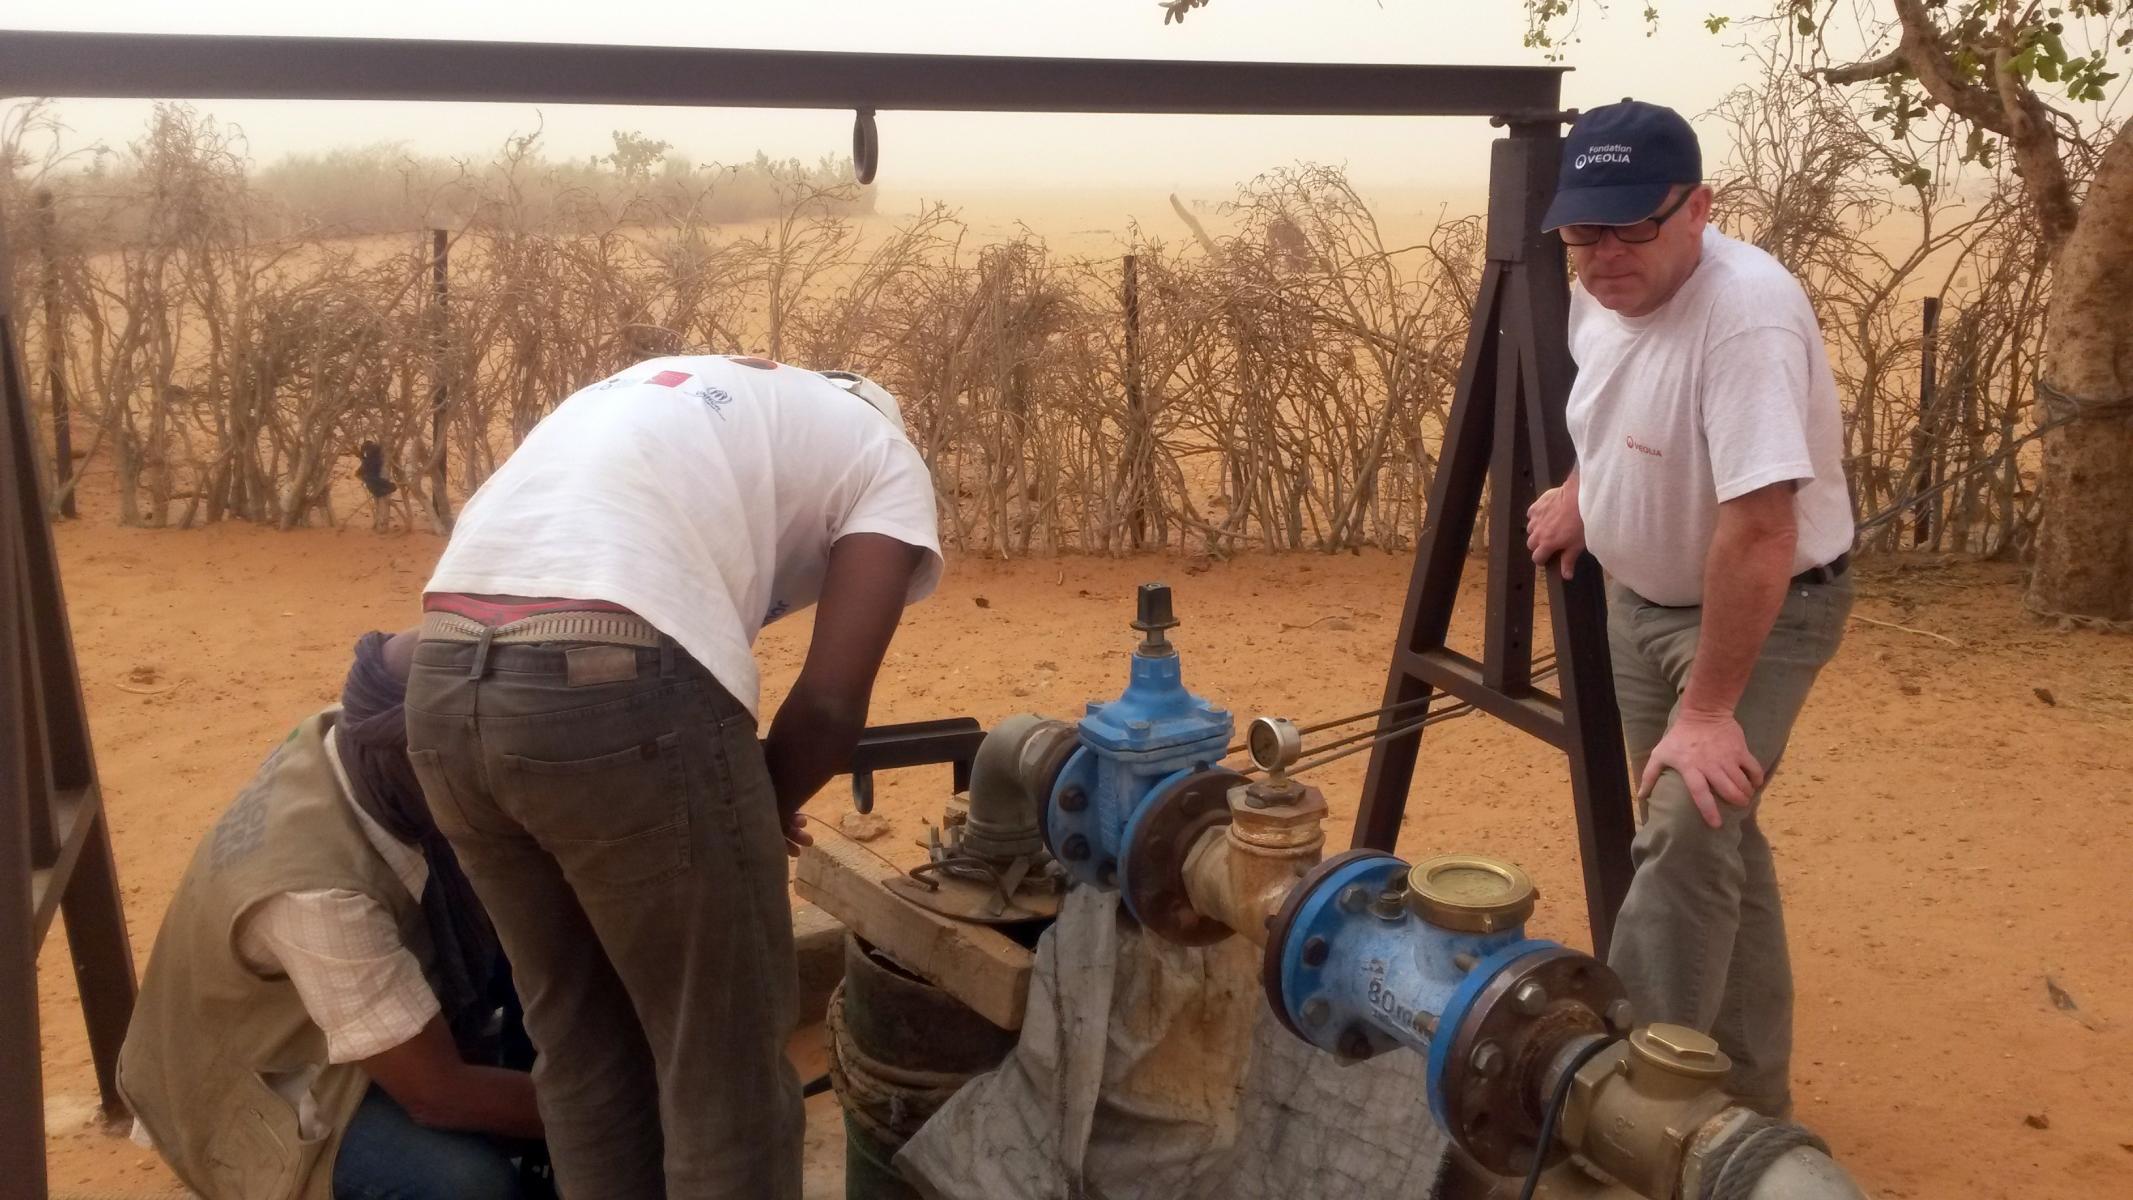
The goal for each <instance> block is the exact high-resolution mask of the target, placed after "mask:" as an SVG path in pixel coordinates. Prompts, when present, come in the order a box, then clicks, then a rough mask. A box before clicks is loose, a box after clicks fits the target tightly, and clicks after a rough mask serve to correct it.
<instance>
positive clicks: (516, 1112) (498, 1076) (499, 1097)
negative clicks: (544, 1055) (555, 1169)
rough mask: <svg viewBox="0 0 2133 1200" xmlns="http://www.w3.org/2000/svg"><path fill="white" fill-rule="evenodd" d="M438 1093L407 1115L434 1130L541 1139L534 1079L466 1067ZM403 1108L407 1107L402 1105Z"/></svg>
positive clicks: (496, 1069) (498, 1069) (522, 1074)
mask: <svg viewBox="0 0 2133 1200" xmlns="http://www.w3.org/2000/svg"><path fill="white" fill-rule="evenodd" d="M454 1074H455V1076H456V1078H454V1079H453V1080H451V1081H450V1082H449V1083H448V1084H446V1085H445V1086H444V1087H442V1088H440V1089H439V1094H438V1095H436V1096H432V1097H429V1098H427V1099H426V1100H424V1101H423V1102H422V1105H421V1109H420V1111H417V1110H416V1109H413V1108H409V1110H408V1115H410V1116H412V1117H414V1118H415V1120H416V1122H417V1123H418V1124H421V1125H425V1126H428V1127H429V1128H431V1129H452V1130H458V1131H460V1132H463V1133H487V1134H495V1135H497V1136H499V1137H513V1138H527V1139H534V1138H539V1137H541V1136H542V1128H541V1113H540V1109H539V1108H538V1107H536V1106H535V1104H534V1101H533V1076H531V1075H528V1074H527V1073H526V1072H524V1071H507V1070H505V1069H504V1068H502V1067H477V1066H473V1065H471V1064H468V1065H465V1066H463V1067H462V1068H461V1069H460V1070H459V1071H458V1072H455V1073H454ZM402 1107H407V1106H405V1105H403V1106H402Z"/></svg>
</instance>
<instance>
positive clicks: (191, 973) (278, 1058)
mask: <svg viewBox="0 0 2133 1200" xmlns="http://www.w3.org/2000/svg"><path fill="white" fill-rule="evenodd" d="M338 715H339V710H337V709H327V710H326V711H324V712H322V713H319V714H317V715H315V716H312V717H310V718H308V719H306V720H305V721H304V722H303V723H302V724H300V725H298V726H297V727H296V728H295V729H294V730H292V731H291V732H290V734H289V736H288V738H287V740H285V741H283V742H282V744H281V745H280V746H279V747H277V748H276V749H275V750H274V753H273V754H272V755H270V756H269V757H268V758H267V761H266V763H265V764H264V765H263V766H261V767H260V769H259V774H258V775H256V776H254V777H253V779H252V782H251V783H250V784H248V785H247V786H246V787H245V789H244V790H243V791H242V792H240V793H239V794H238V796H237V799H236V801H235V802H234V803H232V804H231V805H230V807H229V810H228V811H227V812H225V813H224V814H223V815H222V819H221V820H220V821H218V822H217V823H216V824H215V827H214V828H213V829H212V830H210V831H209V832H208V835H207V837H206V838H205V839H203V840H202V841H201V843H200V847H199V849H198V850H197V851H195V852H194V854H193V861H192V865H191V866H189V867H187V868H186V870H185V876H184V878H183V879H181V880H180V881H179V883H178V890H177V894H176V895H175V896H174V897H173V898H172V899H171V902H170V909H169V911H168V912H166V913H165V914H164V917H163V928H162V930H161V931H160V932H159V933H158V934H157V935H156V944H155V951H154V953H153V954H152V955H151V956H150V958H149V960H148V970H147V974H146V977H145V978H144V980H143V981H142V985H141V996H140V1000H139V1001H138V1002H137V1003H136V1004H135V1006H134V1010H133V1023H132V1025H131V1026H130V1027H128V1029H127V1031H126V1044H125V1047H124V1049H122V1050H121V1051H120V1052H119V1090H120V1092H122V1093H123V1094H124V1095H125V1097H126V1101H127V1103H128V1104H130V1105H132V1107H133V1112H134V1115H135V1116H136V1117H138V1118H139V1119H140V1121H141V1123H142V1124H143V1125H145V1126H146V1127H147V1129H148V1133H149V1135H150V1136H151V1137H153V1138H154V1139H155V1144H156V1149H157V1150H158V1151H159V1152H161V1154H162V1155H163V1157H164V1159H165V1160H167V1161H168V1162H169V1163H170V1165H171V1167H172V1169H173V1170H175V1171H176V1172H177V1174H178V1178H179V1179H181V1180H183V1181H184V1183H185V1185H186V1186H187V1187H190V1188H192V1189H193V1190H194V1191H196V1192H199V1193H200V1194H201V1195H202V1196H205V1197H207V1198H208V1200H332V1195H333V1161H334V1157H335V1154H336V1153H337V1152H338V1150H339V1148H340V1140H341V1132H342V1130H344V1129H345V1128H346V1127H347V1125H348V1121H349V1119H350V1117H352V1116H353V1115H354V1113H355V1108H356V1105H357V1103H358V1102H360V1101H361V1100H362V1098H363V1093H364V1091H365V1090H366V1089H367V1088H368V1087H369V1078H368V1077H367V1076H366V1075H364V1073H363V1071H362V1068H360V1067H358V1066H356V1065H354V1064H352V1063H343V1064H340V1065H337V1066H336V1065H330V1064H328V1063H327V1061H326V1037H325V1034H324V1033H323V1032H321V1031H320V1029H319V1027H318V1026H317V1025H316V1024H314V1023H313V1022H312V1020H311V1017H310V1016H309V1014H307V1013H306V1012H305V1011H304V1005H303V1001H302V1000H301V999H300V998H299V997H298V996H297V992H296V987H295V985H293V984H291V983H290V982H289V980H288V978H287V977H286V976H275V977H273V978H270V979H262V978H260V977H259V976H258V975H256V974H254V973H253V972H252V970H251V969H250V968H249V967H247V966H246V965H245V963H244V960H243V958H242V956H241V955H240V954H239V953H238V950H237V942H236V934H237V929H238V926H239V922H240V920H241V918H243V916H244V915H245V914H246V913H248V912H250V911H251V910H252V909H253V908H254V907H256V906H257V905H259V904H261V903H263V902H264V901H266V900H269V899H271V898H273V897H274V896H277V895H279V894H281V893H283V892H300V891H311V890H316V889H323V888H345V889H347V890H349V891H354V892H360V893H362V894H363V895H366V896H370V897H373V898H375V899H377V900H378V901H379V902H380V903H382V904H384V905H385V907H386V909H387V911H389V912H390V913H391V914H392V916H393V920H394V921H395V922H396V923H397V924H398V925H399V927H400V932H401V935H402V936H403V937H404V938H405V940H406V942H407V944H408V945H409V946H410V947H411V948H413V949H414V950H415V953H416V955H417V957H419V958H420V959H422V961H423V962H424V963H427V962H428V961H429V958H430V950H429V934H428V932H427V929H426V927H425V926H424V924H423V921H422V909H421V907H420V905H418V904H417V903H416V902H415V900H414V898H413V897H411V896H409V895H408V893H407V888H406V887H405V886H404V885H403V884H401V883H400V881H399V880H398V879H397V878H395V877H394V875H393V873H392V868H391V867H389V866H388V865H387V864H386V862H385V860H384V859H382V858H380V857H379V856H378V852H377V851H376V850H375V849H373V848H372V847H371V845H370V843H369V841H368V840H367V839H365V838H364V836H363V830H362V827H361V826H359V825H358V824H357V823H356V816H355V814H354V812H352V811H351V810H350V809H349V807H348V800H347V799H346V798H345V796H344V794H343V792H342V791H341V787H340V784H339V782H338V781H337V780H336V779H335V778H334V773H333V767H332V764H331V763H329V762H328V760H327V757H326V756H327V750H326V744H325V736H326V731H327V729H329V728H330V727H331V726H332V723H333V721H334V720H335V719H336V717H338ZM306 1069H317V1070H318V1077H317V1079H316V1080H315V1081H314V1082H313V1083H312V1085H311V1096H312V1100H313V1102H314V1103H315V1104H316V1105H317V1108H318V1121H319V1126H320V1128H322V1129H323V1130H325V1133H324V1134H323V1136H320V1137H317V1138H313V1139H309V1140H306V1139H304V1138H302V1137H300V1136H299V1135H298V1129H297V1120H296V1109H295V1106H294V1105H292V1104H290V1103H289V1101H288V1100H286V1099H284V1098H283V1097H282V1096H281V1095H280V1094H278V1093H277V1092H275V1091H274V1090H273V1088H272V1087H270V1086H269V1085H268V1083H267V1079H268V1078H271V1077H273V1076H276V1075H280V1074H282V1073H286V1072H302V1071H305V1070H306Z"/></svg>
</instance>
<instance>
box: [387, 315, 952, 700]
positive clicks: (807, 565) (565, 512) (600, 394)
mask: <svg viewBox="0 0 2133 1200" xmlns="http://www.w3.org/2000/svg"><path fill="white" fill-rule="evenodd" d="M854 533H879V534H884V535H886V536H888V537H892V538H895V539H896V540H897V541H900V542H904V543H906V544H907V545H912V546H917V547H919V548H920V549H922V550H924V551H926V555H925V561H924V562H923V563H922V564H921V566H920V567H919V569H918V572H917V574H916V575H914V576H913V578H912V581H911V588H910V593H909V595H908V596H907V597H906V602H907V603H910V602H916V601H918V600H920V599H923V598H924V597H925V596H926V595H928V594H929V593H931V592H932V591H933V588H934V585H935V584H936V583H938V582H939V580H940V574H941V555H940V539H939V533H938V529H937V526H936V520H935V512H934V497H933V482H932V479H931V478H930V477H929V476H928V474H927V471H926V464H925V462H924V460H923V459H921V458H920V457H919V454H918V451H917V450H916V449H915V448H914V447H913V446H912V445H911V443H910V441H909V440H908V439H907V438H906V437H905V436H904V431H903V429H902V428H901V427H900V426H898V425H897V424H896V423H895V422H893V421H891V420H890V419H889V418H887V417H885V416H883V415H882V414H881V413H879V412H877V411H875V409H874V408H873V407H872V406H870V405H869V404H867V403H866V401H864V400H862V399H860V398H859V397H857V396H855V395H852V394H851V393H849V392H846V391H845V390H844V389H842V388H840V387H838V386H837V385H836V384H833V383H831V382H829V381H828V380H826V379H824V378H822V377H821V376H820V375H817V374H815V373H814V372H812V371H806V370H802V369H800V368H798V367H791V366H783V365H780V364H776V363H771V362H768V361H767V360H764V359H741V358H724V357H718V356H708V355H707V356H700V357H686V358H656V359H652V360H651V361H649V362H642V363H638V364H637V365H636V366H633V367H630V368H628V369H627V370H624V371H622V372H620V373H618V374H616V375H614V376H612V377H610V378H608V379H604V380H602V381H600V382H599V383H596V384H593V385H592V386H591V387H588V388H585V389H583V390H581V391H579V392H577V393H575V394H573V395H572V396H571V397H570V398H569V399H567V400H565V401H563V403H562V404H561V405H560V406H559V407H557V409H556V410H555V411H554V412H553V413H550V414H549V415H548V417H547V418H546V419H545V420H543V421H542V422H541V423H540V424H538V425H536V426H534V429H533V432H532V433H531V434H529V435H527V437H526V440H525V441H524V442H523V443H522V444H521V445H520V446H519V448H518V450H517V452H515V453H514V454H512V455H511V457H510V458H509V459H507V460H506V461H505V462H504V464H503V465H502V466H501V467H499V468H498V469H497V471H496V473H495V474H494V475H491V476H490V477H489V480H488V482H486V483H484V484H482V486H481V489H480V490H479V491H477V492H475V493H474V496H473V498H472V499H471V500H469V501H468V502H467V506H466V511H465V512H464V513H462V514H461V516H460V518H459V522H458V524H457V526H456V527H455V528H454V529H453V531H452V538H451V541H450V543H449V544H447V545H446V546H445V550H444V555H443V557H442V558H440V559H439V560H438V562H437V570H436V573H435V574H434V575H432V576H431V577H430V581H429V584H428V586H427V587H426V588H425V589H424V590H425V591H429V592H465V593H474V594H483V593H488V594H503V595H516V596H539V597H550V596H553V597H563V598H568V599H573V600H606V601H609V602H612V603H615V604H620V605H622V606H623V607H625V608H628V609H629V610H630V611H632V612H634V613H636V614H637V615H638V616H641V617H643V618H644V619H645V620H647V621H649V622H651V623H652V624H653V625H654V626H655V627H657V628H658V629H659V630H660V631H661V632H663V633H665V634H666V635H667V636H669V637H671V638H673V639H674V640H675V641H677V642H679V643H680V644H681V646H682V648H683V649H685V650H687V651H688V652H689V654H690V655H691V656H692V657H694V658H695V659H696V661H698V662H700V663H702V664H703V665H704V667H705V668H706V669H707V670H709V671H710V672H711V674H712V675H713V676H714V677H715V678H717V679H718V681H719V683H721V684H722V685H724V686H725V688H726V690H727V691H729V692H731V693H732V694H733V696H734V698H735V699H737V700H739V701H740V702H741V703H743V704H745V705H747V706H748V711H750V712H751V713H752V712H755V711H756V708H757V704H758V701H759V698H760V695H759V685H758V681H757V676H756V666H755V657H754V655H753V654H752V653H751V647H752V646H753V645H754V643H755V636H756V633H757V632H758V631H759V630H760V629H761V628H762V627H763V626H764V625H765V624H767V623H769V622H771V621H774V620H776V619H777V618H779V617H782V616H784V615H785V614H787V613H790V612H794V611H796V610H798V609H802V608H806V607H807V606H808V605H810V604H813V603H814V602H815V600H816V598H817V597H818V596H819V595H820V594H821V591H822V579H823V576H824V574H825V573H826V572H827V569H828V566H829V550H830V545H831V544H832V543H834V542H835V541H836V540H837V539H839V538H841V537H844V536H846V535H847V534H854Z"/></svg>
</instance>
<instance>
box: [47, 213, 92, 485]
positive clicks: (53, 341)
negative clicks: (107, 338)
mask: <svg viewBox="0 0 2133 1200" xmlns="http://www.w3.org/2000/svg"><path fill="white" fill-rule="evenodd" d="M57 240H58V227H57V221H56V220H55V218H54V216H53V213H52V193H51V192H50V191H48V190H46V189H42V188H40V189H38V192H37V248H38V251H39V257H41V258H42V259H43V266H44V273H43V278H42V280H41V281H40V290H41V291H42V292H43V293H44V380H45V393H46V395H47V396H48V397H49V398H50V400H51V406H52V487H53V490H55V491H57V492H58V493H59V515H60V516H62V517H68V518H73V517H79V516H80V515H81V512H80V511H79V509H78V508H77V506H76V504H75V501H74V488H73V486H72V485H73V482H74V428H73V422H72V421H71V420H70V418H69V416H68V413H67V326H66V309H65V308H64V307H63V306H62V305H61V304H60V302H59V255H58V246H57Z"/></svg>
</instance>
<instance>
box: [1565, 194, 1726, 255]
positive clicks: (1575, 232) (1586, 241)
mask: <svg viewBox="0 0 2133 1200" xmlns="http://www.w3.org/2000/svg"><path fill="white" fill-rule="evenodd" d="M1695 194H1696V189H1695V188H1690V189H1689V190H1687V191H1685V192H1683V193H1681V195H1680V196H1679V197H1677V198H1676V199H1675V200H1674V202H1673V203H1672V204H1669V205H1667V206H1666V207H1665V208H1662V209H1660V210H1659V211H1658V212H1656V213H1653V214H1652V215H1651V216H1648V217H1646V218H1644V219H1643V220H1642V221H1632V222H1630V223H1629V224H1627V225H1565V226H1563V227H1562V228H1561V229H1558V230H1556V231H1555V232H1556V233H1557V234H1559V235H1561V237H1562V239H1563V244H1564V245H1565V246H1597V245H1599V244H1600V235H1601V234H1603V233H1606V232H1608V231H1610V230H1612V231H1613V232H1614V235H1615V240H1616V241H1618V242H1621V243H1623V244H1624V245H1628V246H1641V245H1643V244H1644V243H1646V242H1649V241H1652V240H1654V239H1656V238H1657V237H1658V236H1659V227H1660V226H1661V225H1664V224H1665V223H1666V219H1667V218H1668V217H1671V216H1673V215H1674V214H1675V213H1677V212H1680V211H1681V209H1682V206H1683V205H1685V204H1687V203H1688V202H1689V197H1691V196H1693V195H1695Z"/></svg>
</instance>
